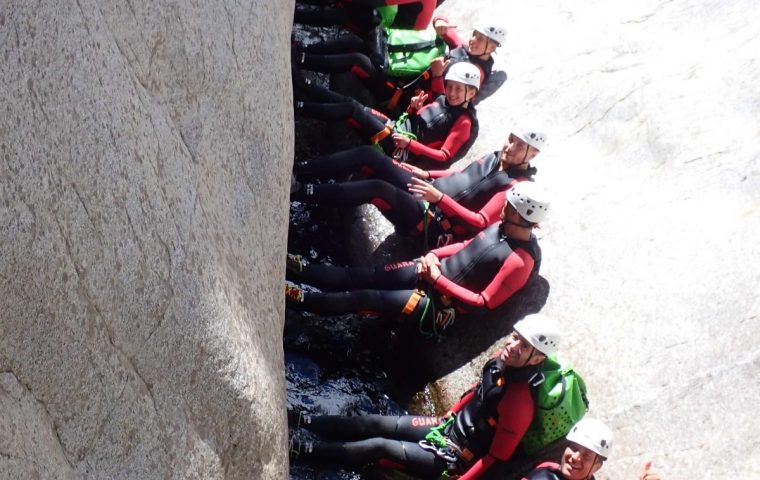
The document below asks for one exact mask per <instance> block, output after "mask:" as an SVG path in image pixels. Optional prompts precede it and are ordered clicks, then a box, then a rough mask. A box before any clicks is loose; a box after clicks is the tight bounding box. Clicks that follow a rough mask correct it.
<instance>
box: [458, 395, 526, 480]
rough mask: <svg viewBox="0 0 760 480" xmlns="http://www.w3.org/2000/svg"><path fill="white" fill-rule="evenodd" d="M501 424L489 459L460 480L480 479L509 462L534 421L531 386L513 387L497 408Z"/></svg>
mask: <svg viewBox="0 0 760 480" xmlns="http://www.w3.org/2000/svg"><path fill="white" fill-rule="evenodd" d="M497 411H498V413H499V423H498V424H497V425H496V432H495V433H494V436H493V440H491V448H490V450H489V451H488V454H487V455H484V456H483V458H481V459H480V460H478V461H477V462H475V463H474V464H473V465H472V466H471V467H470V468H469V469H468V470H467V472H465V474H464V475H462V476H461V477H459V480H472V479H475V478H480V476H481V475H483V474H484V473H485V472H486V471H487V470H488V469H489V468H491V467H492V466H493V464H495V463H496V462H506V461H507V460H509V459H510V457H512V454H513V453H514V452H515V449H516V448H517V446H518V445H519V444H520V440H522V437H523V435H525V432H526V431H528V427H529V426H530V422H532V421H533V412H534V406H533V398H532V397H531V396H530V389H529V387H528V384H527V383H524V382H520V383H512V384H510V385H509V386H508V387H507V391H506V392H505V393H504V395H503V396H502V399H501V401H500V402H499V405H498V406H497Z"/></svg>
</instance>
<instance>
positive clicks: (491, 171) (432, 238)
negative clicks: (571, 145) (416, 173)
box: [292, 146, 536, 248]
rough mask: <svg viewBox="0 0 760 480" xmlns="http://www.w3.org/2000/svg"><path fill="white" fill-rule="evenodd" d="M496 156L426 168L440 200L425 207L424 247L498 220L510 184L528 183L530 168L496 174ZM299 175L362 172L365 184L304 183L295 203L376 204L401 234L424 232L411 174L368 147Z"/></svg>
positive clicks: (303, 166) (307, 165) (311, 165)
mask: <svg viewBox="0 0 760 480" xmlns="http://www.w3.org/2000/svg"><path fill="white" fill-rule="evenodd" d="M499 166H500V161H499V152H498V151H497V152H492V153H490V154H488V155H485V156H484V157H482V158H480V159H479V160H476V161H474V162H472V163H471V164H470V165H468V166H467V167H465V168H464V169H463V170H431V171H429V173H430V177H431V178H432V179H433V181H432V183H433V185H434V186H435V187H436V188H437V189H438V190H440V191H441V192H442V193H443V198H442V200H441V201H440V202H439V203H438V204H435V205H431V206H430V212H429V215H428V225H427V229H428V234H427V238H428V245H429V247H430V248H433V247H440V246H443V245H446V244H448V243H451V242H452V241H460V240H463V239H465V238H469V237H471V236H472V235H474V234H475V233H477V232H479V231H480V230H483V229H484V228H485V227H487V226H488V225H491V224H494V223H496V222H498V221H499V220H500V215H501V210H502V207H503V206H504V193H505V192H506V191H507V190H509V189H510V188H511V187H512V186H513V185H514V184H515V183H517V182H520V181H525V180H530V179H531V177H532V176H533V175H535V173H536V169H535V168H534V167H529V168H527V169H525V170H523V169H517V168H508V169H507V170H506V171H505V170H500V169H499ZM294 170H295V172H296V174H298V175H299V176H302V175H304V174H305V175H324V176H326V177H329V178H333V177H335V176H339V175H346V174H349V173H354V172H361V173H362V174H363V175H365V176H366V177H371V178H369V179H366V180H355V181H351V182H342V183H325V184H306V185H302V186H301V188H300V189H299V190H297V191H296V192H295V193H294V194H293V196H292V198H293V199H294V200H298V201H302V202H306V203H311V204H319V205H331V206H339V207H343V206H357V205H362V204H365V203H371V204H373V205H375V206H376V207H377V208H378V209H379V210H380V211H381V212H382V213H383V215H384V216H385V217H386V218H387V219H388V220H390V222H391V223H393V225H394V226H395V227H396V231H397V232H398V233H402V234H412V235H418V234H422V233H423V232H424V230H425V225H424V218H425V215H424V212H425V208H426V205H425V202H423V201H422V200H419V199H418V198H416V197H414V196H413V195H412V194H411V193H409V191H408V189H407V185H408V184H409V183H410V182H411V178H412V175H411V174H410V173H409V171H408V170H406V169H404V168H403V167H402V166H401V165H399V164H398V163H397V162H395V161H394V160H392V159H391V158H390V157H387V156H385V155H383V154H382V153H380V152H378V151H377V149H375V148H373V147H369V146H361V147H356V148H353V149H350V150H345V151H342V152H338V153H334V154H331V155H327V156H324V157H320V158H317V159H314V160H311V161H308V162H300V163H296V165H295V167H294Z"/></svg>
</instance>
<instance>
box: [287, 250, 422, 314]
mask: <svg viewBox="0 0 760 480" xmlns="http://www.w3.org/2000/svg"><path fill="white" fill-rule="evenodd" d="M300 278H301V280H302V281H304V282H306V283H308V284H310V285H314V286H315V287H318V288H320V289H322V290H325V291H327V292H328V293H322V292H312V291H306V292H304V293H303V301H302V302H301V303H300V306H301V307H302V308H303V309H304V310H307V311H310V312H314V313H320V314H324V315H344V314H347V313H359V312H363V313H372V314H375V315H387V316H390V315H398V314H400V313H401V311H402V310H403V309H404V306H405V305H406V303H407V302H408V301H409V298H410V297H411V295H412V293H413V292H414V288H415V287H416V286H417V283H418V278H417V267H416V263H415V262H413V261H408V262H398V263H393V264H388V265H385V266H372V267H337V266H333V265H324V264H310V265H306V266H304V268H303V270H302V272H301V274H300ZM340 290H350V291H340Z"/></svg>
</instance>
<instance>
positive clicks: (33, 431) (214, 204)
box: [0, 0, 293, 479]
mask: <svg viewBox="0 0 760 480" xmlns="http://www.w3.org/2000/svg"><path fill="white" fill-rule="evenodd" d="M292 6H293V2H292V0H291V1H287V2H276V3H272V2H265V1H263V0H251V1H248V2H237V3H231V2H223V1H215V0H211V1H190V0H188V1H181V0H175V1H172V0H165V1H161V0H159V1H144V0H131V1H127V2H122V1H94V0H77V2H72V3H71V4H70V5H68V8H64V7H63V6H62V5H60V4H59V3H58V2H53V1H45V0H43V1H41V2H25V1H10V2H4V4H3V5H2V6H0V52H1V56H2V63H3V68H2V69H0V84H1V85H2V86H3V87H2V88H3V94H2V100H0V106H1V108H0V111H1V112H2V114H1V115H0V156H1V158H0V243H1V244H2V249H1V250H0V372H3V373H2V374H0V406H2V412H3V414H2V417H3V418H2V420H1V421H0V426H1V427H2V429H0V477H2V478H204V479H205V478H241V479H242V478H246V479H248V478H285V477H286V472H287V460H286V455H287V449H286V448H285V446H286V426H285V418H284V383H283V374H282V368H283V355H282V343H281V335H282V324H283V316H284V314H283V308H284V305H283V297H282V286H281V281H282V277H283V273H284V268H283V262H282V259H283V253H284V244H285V238H286V234H287V228H286V227H287V222H286V220H285V219H286V218H287V192H286V185H287V179H288V175H289V169H290V164H291V161H292V160H291V159H292V145H293V138H292V131H293V128H292V113H291V112H292V109H291V92H290V82H287V81H285V82H283V78H288V76H289V65H288V63H289V56H288V50H289V33H290V23H291V20H292Z"/></svg>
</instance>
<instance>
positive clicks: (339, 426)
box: [291, 359, 537, 478]
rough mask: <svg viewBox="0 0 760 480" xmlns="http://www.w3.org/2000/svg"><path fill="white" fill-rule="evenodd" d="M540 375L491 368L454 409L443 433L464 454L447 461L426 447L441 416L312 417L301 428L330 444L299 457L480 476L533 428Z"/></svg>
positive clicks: (497, 364)
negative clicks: (534, 385) (535, 381)
mask: <svg viewBox="0 0 760 480" xmlns="http://www.w3.org/2000/svg"><path fill="white" fill-rule="evenodd" d="M536 372H537V367H526V368H519V369H511V368H504V367H503V365H502V363H501V361H500V360H499V359H491V360H489V361H488V362H487V363H486V364H485V366H484V367H483V372H482V374H481V379H480V382H478V384H477V385H476V387H475V388H473V389H472V390H470V391H469V392H467V393H465V395H463V396H462V398H461V399H460V400H459V401H458V402H457V403H456V404H455V405H454V406H452V408H451V410H450V414H455V419H454V421H453V422H452V423H449V425H448V426H447V427H446V428H445V429H443V435H444V436H445V437H447V438H448V439H449V441H450V442H451V443H453V444H454V445H455V446H456V447H457V449H458V450H459V451H460V452H464V453H460V454H457V453H453V451H449V452H447V453H448V454H449V455H450V456H449V458H446V459H444V457H443V456H442V455H439V454H437V453H435V450H436V449H435V448H434V447H433V446H432V445H430V444H429V443H428V444H427V445H426V447H427V448H423V446H421V445H420V441H423V440H425V436H426V435H427V434H428V432H430V430H431V428H432V427H435V426H437V425H439V424H440V422H441V420H442V419H440V418H438V417H424V416H412V415H403V416H395V417H391V416H381V415H366V416H351V417H345V416H313V417H309V416H307V417H305V418H304V420H305V421H304V422H303V423H301V426H303V427H304V428H306V429H308V430H310V431H312V432H313V433H316V434H318V435H319V436H320V437H321V438H322V439H326V440H329V441H318V442H315V443H313V444H312V445H311V448H303V447H301V448H299V449H298V450H299V455H298V457H297V459H298V460H307V461H309V460H311V461H320V462H330V463H331V464H334V463H335V462H338V463H340V464H347V463H348V464H352V465H356V466H361V465H364V464H368V463H373V462H378V463H380V464H383V465H386V466H390V467H394V468H397V469H399V470H403V471H405V472H407V473H410V474H413V475H416V476H420V477H423V478H436V477H438V476H439V475H441V474H442V473H443V472H445V471H450V472H453V473H457V474H466V475H469V476H471V477H472V478H477V477H479V476H480V475H481V474H483V473H484V472H485V471H487V470H488V469H489V468H490V467H491V466H492V465H493V464H494V463H495V462H498V461H506V460H507V459H509V457H510V456H511V455H512V453H513V452H514V449H515V448H516V446H517V444H518V443H519V441H520V439H521V438H522V435H523V433H524V432H525V430H527V428H528V426H529V425H530V422H531V420H532V418H533V412H534V406H533V400H532V397H531V393H530V386H529V384H528V383H527V382H528V381H529V380H530V379H532V378H534V375H535V374H536ZM291 426H295V425H292V424H291ZM423 444H424V442H423ZM486 456H488V458H489V460H488V461H484V457H486Z"/></svg>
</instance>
